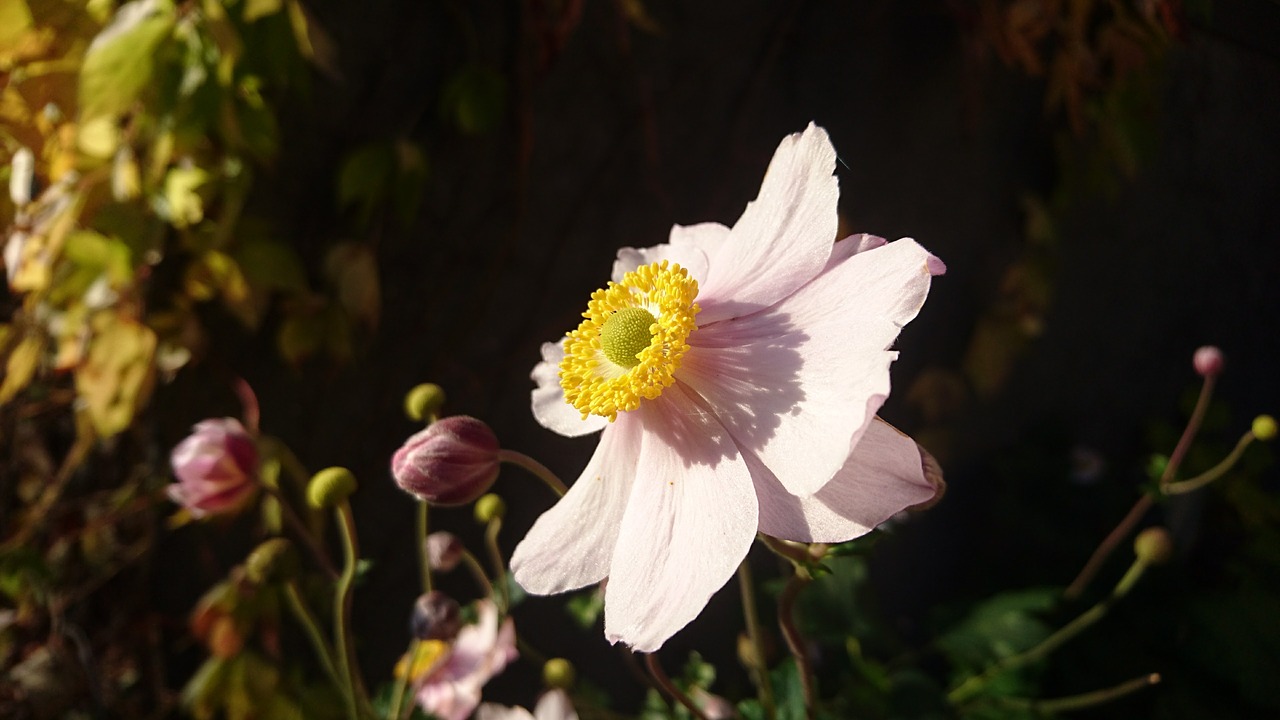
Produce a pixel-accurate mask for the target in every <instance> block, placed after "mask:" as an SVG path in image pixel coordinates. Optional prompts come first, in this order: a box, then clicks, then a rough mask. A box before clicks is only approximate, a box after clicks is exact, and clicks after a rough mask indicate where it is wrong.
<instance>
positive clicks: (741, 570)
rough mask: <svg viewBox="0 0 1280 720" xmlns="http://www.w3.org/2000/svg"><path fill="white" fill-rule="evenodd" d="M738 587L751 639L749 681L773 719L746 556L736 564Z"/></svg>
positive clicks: (770, 687)
mask: <svg viewBox="0 0 1280 720" xmlns="http://www.w3.org/2000/svg"><path fill="white" fill-rule="evenodd" d="M738 589H739V590H740V591H741V593H742V615H743V618H744V619H745V621H746V625H747V638H748V639H749V640H750V641H751V648H752V650H751V652H752V658H751V667H750V668H748V670H750V671H751V681H752V682H754V683H755V685H756V693H757V695H758V696H759V697H760V707H761V708H763V709H764V716H765V717H766V718H768V720H773V718H774V717H775V715H776V714H777V710H776V709H775V707H774V704H773V686H772V684H771V683H770V682H769V673H768V672H767V671H766V670H765V664H764V637H763V632H762V631H761V629H760V614H759V610H758V609H757V608H756V594H755V583H754V582H753V581H752V579H751V563H750V561H749V559H748V558H743V559H742V564H741V565H739V566H738Z"/></svg>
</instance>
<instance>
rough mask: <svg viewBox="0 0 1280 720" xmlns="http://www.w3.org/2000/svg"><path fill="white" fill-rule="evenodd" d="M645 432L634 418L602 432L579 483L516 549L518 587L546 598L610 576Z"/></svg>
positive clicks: (623, 418)
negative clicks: (641, 438)
mask: <svg viewBox="0 0 1280 720" xmlns="http://www.w3.org/2000/svg"><path fill="white" fill-rule="evenodd" d="M643 432H644V428H643V427H642V426H641V423H640V420H639V418H638V417H636V415H635V413H623V414H621V415H619V416H618V419H617V420H616V421H615V422H614V423H613V424H612V425H610V426H609V427H608V428H606V429H605V431H604V432H603V433H601V435H600V444H599V445H597V446H596V451H595V454H594V455H592V456H591V461H590V462H589V463H587V467H586V469H584V470H583V471H582V475H581V476H580V477H579V478H578V481H577V482H575V483H574V484H573V486H572V487H570V488H569V492H567V493H565V496H564V497H562V498H560V501H559V502H557V503H556V504H555V505H554V506H553V507H552V508H551V509H550V510H548V511H546V512H545V513H543V514H542V517H540V518H538V520H537V522H535V523H534V524H533V528H532V529H530V530H529V533H528V534H527V535H525V538H524V540H522V541H521V542H520V544H519V545H517V546H516V551H515V554H514V555H512V557H511V571H512V572H513V573H514V574H515V579H516V582H517V583H519V584H520V586H521V587H523V588H524V589H525V590H527V591H529V592H531V593H535V594H538V595H547V594H550V593H557V592H564V591H565V590H573V589H576V588H580V587H584V586H586V585H591V584H592V583H597V582H600V581H601V580H603V579H604V578H605V576H606V575H608V574H609V561H610V559H611V558H612V557H613V547H614V543H615V542H616V540H617V537H618V526H619V525H620V524H621V523H622V514H623V511H624V510H625V509H626V505H627V498H628V497H629V496H630V495H631V483H632V479H633V478H634V477H635V472H636V464H637V462H638V461H639V457H640V437H641V434H642V433H643Z"/></svg>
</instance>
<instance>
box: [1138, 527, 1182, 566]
mask: <svg viewBox="0 0 1280 720" xmlns="http://www.w3.org/2000/svg"><path fill="white" fill-rule="evenodd" d="M1133 554H1134V555H1137V556H1138V559H1139V560H1141V561H1142V562H1144V563H1146V564H1148V565H1163V564H1165V563H1167V562H1169V558H1171V557H1173V537H1172V536H1170V535H1169V531H1168V530H1165V529H1164V528H1162V527H1149V528H1147V529H1146V530H1143V531H1142V532H1140V533H1138V537H1136V538H1134V540H1133Z"/></svg>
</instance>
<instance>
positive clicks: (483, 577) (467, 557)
mask: <svg viewBox="0 0 1280 720" xmlns="http://www.w3.org/2000/svg"><path fill="white" fill-rule="evenodd" d="M462 560H463V562H465V563H466V564H467V568H468V569H469V570H471V576H472V577H474V578H475V579H476V583H477V584H479V585H480V587H481V588H483V589H484V594H485V595H486V596H488V597H494V593H493V583H492V582H490V581H489V575H488V573H486V572H485V570H484V566H483V565H481V564H480V559H479V558H477V557H476V556H475V555H474V554H473V553H472V552H471V551H470V550H463V551H462Z"/></svg>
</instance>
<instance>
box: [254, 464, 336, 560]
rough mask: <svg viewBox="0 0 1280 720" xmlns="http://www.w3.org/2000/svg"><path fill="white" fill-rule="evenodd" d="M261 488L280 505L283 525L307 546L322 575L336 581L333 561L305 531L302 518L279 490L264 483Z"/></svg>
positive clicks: (313, 536) (308, 532)
mask: <svg viewBox="0 0 1280 720" xmlns="http://www.w3.org/2000/svg"><path fill="white" fill-rule="evenodd" d="M262 487H263V488H264V489H265V490H266V491H267V494H268V495H270V496H271V497H273V498H275V501H276V503H278V504H279V505H280V513H281V515H283V516H284V521H285V524H287V525H288V526H289V527H290V529H292V530H293V532H294V534H295V535H297V536H298V537H300V538H302V544H303V545H306V546H307V550H309V551H311V554H312V555H314V556H315V558H316V562H317V563H319V565H320V569H322V570H324V574H325V575H328V576H329V579H330V580H336V579H338V569H337V568H335V567H334V566H333V561H332V560H330V559H329V555H328V553H326V552H325V551H324V548H322V547H321V546H320V541H318V540H316V536H315V535H312V534H311V531H310V530H308V529H307V526H306V523H304V522H302V518H300V517H298V513H296V512H294V509H293V506H292V505H290V504H289V501H288V500H286V499H285V497H284V493H282V492H280V488H277V487H272V486H270V485H267V484H266V483H263V484H262Z"/></svg>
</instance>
